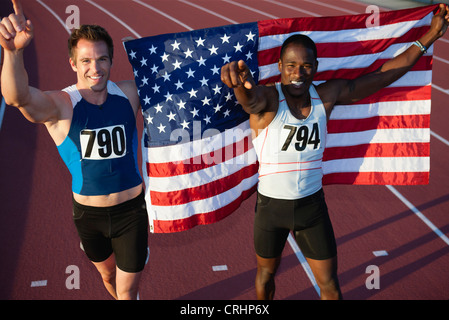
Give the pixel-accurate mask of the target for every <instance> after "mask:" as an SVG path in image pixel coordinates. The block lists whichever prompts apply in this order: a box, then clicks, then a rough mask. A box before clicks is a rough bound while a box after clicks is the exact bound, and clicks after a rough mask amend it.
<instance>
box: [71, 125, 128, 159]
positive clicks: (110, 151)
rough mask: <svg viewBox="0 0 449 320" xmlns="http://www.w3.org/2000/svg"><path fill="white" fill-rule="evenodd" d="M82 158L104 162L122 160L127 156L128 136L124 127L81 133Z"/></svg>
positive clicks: (111, 127) (85, 130) (89, 130)
mask: <svg viewBox="0 0 449 320" xmlns="http://www.w3.org/2000/svg"><path fill="white" fill-rule="evenodd" d="M80 144H81V156H82V158H83V159H89V160H104V159H115V158H121V157H123V156H124V155H125V154H126V135H125V127H124V126H123V125H117V126H110V127H105V128H98V129H84V130H81V132H80Z"/></svg>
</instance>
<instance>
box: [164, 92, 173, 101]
mask: <svg viewBox="0 0 449 320" xmlns="http://www.w3.org/2000/svg"><path fill="white" fill-rule="evenodd" d="M164 97H165V101H166V102H167V101H173V95H172V94H171V93H170V92H168V91H167V93H166V94H165V95H164Z"/></svg>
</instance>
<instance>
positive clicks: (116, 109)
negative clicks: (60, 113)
mask: <svg viewBox="0 0 449 320" xmlns="http://www.w3.org/2000/svg"><path fill="white" fill-rule="evenodd" d="M107 90H108V96H107V98H106V101H105V103H103V104H102V105H101V106H98V105H94V104H91V103H89V102H87V101H86V100H84V99H83V97H82V96H81V94H80V92H79V91H78V89H77V88H76V85H72V86H70V87H67V88H65V89H63V91H65V92H67V93H68V94H69V95H70V99H71V101H72V105H73V117H72V123H71V126H70V130H69V134H68V135H67V137H66V138H65V140H64V141H63V142H62V143H61V144H60V145H59V146H58V151H59V154H60V155H61V158H62V159H63V160H64V162H65V164H66V166H67V167H68V169H69V171H70V173H71V175H72V191H73V192H74V193H77V194H80V195H85V196H96V195H108V194H111V193H115V192H120V191H124V190H127V189H130V188H132V187H135V186H137V185H139V184H140V183H142V178H141V176H140V172H139V170H138V164H137V147H138V137H137V128H136V118H135V116H134V112H133V109H132V106H131V104H130V102H129V100H128V98H127V97H126V95H125V94H124V93H123V91H122V90H120V88H119V87H118V86H117V85H116V84H115V83H113V82H111V81H109V82H108V84H107Z"/></svg>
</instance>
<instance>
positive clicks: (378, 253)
mask: <svg viewBox="0 0 449 320" xmlns="http://www.w3.org/2000/svg"><path fill="white" fill-rule="evenodd" d="M373 254H374V256H375V257H386V256H388V252H387V251H386V250H378V251H373Z"/></svg>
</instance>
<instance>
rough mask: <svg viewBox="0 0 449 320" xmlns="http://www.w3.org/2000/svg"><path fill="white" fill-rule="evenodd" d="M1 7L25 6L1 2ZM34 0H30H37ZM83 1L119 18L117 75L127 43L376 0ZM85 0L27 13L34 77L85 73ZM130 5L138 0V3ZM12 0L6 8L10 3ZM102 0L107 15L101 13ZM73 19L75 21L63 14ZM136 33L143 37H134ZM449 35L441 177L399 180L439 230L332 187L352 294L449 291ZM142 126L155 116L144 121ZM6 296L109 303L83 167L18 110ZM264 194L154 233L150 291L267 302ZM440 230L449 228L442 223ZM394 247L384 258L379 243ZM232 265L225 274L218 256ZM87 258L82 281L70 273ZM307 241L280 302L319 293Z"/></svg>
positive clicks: (9, 112)
mask: <svg viewBox="0 0 449 320" xmlns="http://www.w3.org/2000/svg"><path fill="white" fill-rule="evenodd" d="M1 1H2V5H1V8H0V15H1V16H5V14H9V13H10V12H11V10H12V6H11V5H10V4H9V5H8V4H6V3H8V1H6V0H1ZM24 2H25V1H24ZM138 2H139V1H130V0H127V1H125V0H121V1H105V0H94V1H77V2H76V5H77V6H78V7H79V9H80V13H81V15H80V19H81V23H95V24H100V25H103V26H106V27H107V29H108V30H109V32H110V33H111V35H112V36H113V38H114V41H115V43H116V54H115V56H116V57H115V60H114V66H113V73H112V80H121V79H131V78H132V73H131V70H130V69H131V68H130V66H129V63H128V62H127V58H126V56H125V52H124V50H121V44H120V43H121V41H120V40H121V39H122V38H123V37H125V36H129V35H134V36H150V35H156V34H160V33H167V32H178V31H186V30H188V29H189V28H191V29H198V28H206V27H213V26H218V25H224V24H231V23H243V22H250V21H257V20H262V19H268V18H276V17H295V16H311V15H314V16H320V15H322V16H330V15H342V14H355V13H364V12H365V9H366V4H363V3H358V2H354V1H350V0H348V1H347V0H344V1H343V0H339V1H335V0H334V1H331V0H325V1H320V2H319V3H318V2H316V1H313V2H312V1H306V0H301V1H293V0H282V1H254V0H245V1H238V3H239V4H242V5H245V6H246V7H245V8H244V7H242V6H238V5H237V4H236V2H233V1H218V0H214V1H205V0H188V1H174V0H172V1H150V0H142V2H144V3H146V4H150V5H151V6H152V8H153V9H150V8H149V7H147V6H143V5H142V4H140V3H138ZM73 3H74V1H73V0H41V1H35V0H30V1H26V3H24V5H23V6H24V11H25V14H26V15H27V17H28V18H29V19H31V20H32V21H33V23H34V26H35V34H36V36H35V39H34V41H33V42H32V44H31V45H30V47H29V48H27V50H26V54H25V55H26V67H27V70H28V72H29V75H30V84H31V85H33V86H36V87H38V88H40V89H43V90H51V89H61V88H64V87H65V86H67V85H70V84H72V83H74V82H75V76H74V74H73V71H72V70H71V69H70V67H69V64H68V63H67V60H68V58H67V49H66V40H67V37H68V32H67V31H66V29H65V28H64V26H63V23H64V22H65V20H66V19H67V17H68V16H69V14H68V13H66V8H67V7H68V6H69V5H72V4H73ZM125 3H126V4H125ZM5 4H6V5H5ZM95 4H97V5H100V6H101V7H102V8H104V9H105V11H103V10H101V9H100V8H99V7H98V6H96V5H95ZM55 15H56V16H57V17H59V19H60V20H61V21H58V20H57V18H56V17H55ZM133 31H134V32H136V34H134V33H133ZM448 39H449V34H447V35H446V36H445V39H441V40H439V41H438V42H437V43H436V45H435V50H434V55H435V57H434V69H433V70H434V72H433V90H432V116H431V130H432V132H433V133H435V134H437V135H438V136H439V137H441V138H442V139H440V138H436V137H435V135H432V138H431V176H430V183H429V185H424V186H401V187H395V190H397V191H398V192H399V193H400V194H401V195H402V196H403V197H405V198H406V199H408V201H410V203H411V205H413V206H414V207H415V208H416V209H417V210H419V213H421V214H422V215H424V216H425V217H426V218H427V219H428V221H430V222H431V223H432V225H433V226H434V227H435V228H436V232H435V231H434V230H432V229H431V228H430V227H429V226H428V225H426V224H425V223H424V222H423V221H422V219H420V218H419V217H418V215H417V214H415V213H414V212H413V211H412V210H410V209H409V207H407V206H406V205H405V204H404V203H403V202H402V201H401V200H400V199H399V198H398V197H397V196H396V195H394V194H393V193H392V192H391V190H389V189H388V188H387V187H385V186H341V185H339V186H327V187H325V192H326V197H327V202H328V206H329V210H330V215H331V218H332V221H333V224H334V229H335V234H336V238H337V243H338V247H339V276H340V283H341V286H342V291H343V295H344V298H345V299H350V300H367V299H401V300H402V299H413V300H426V299H442V300H446V299H449V290H448V289H447V284H448V283H449V272H448V271H449V267H448V266H449V242H447V237H448V236H449V217H448V203H449V184H448V183H447V181H446V177H447V174H448V170H447V166H446V161H445V159H448V158H449V144H448V143H447V140H449V129H448V126H447V117H448V115H449V109H448V108H447V105H446V104H445V103H444V101H447V99H448V94H449V90H448V89H449V88H448V87H447V86H448V84H447V81H445V79H446V77H447V74H448V73H449V41H448ZM139 126H140V127H141V126H142V122H141V120H140V121H139ZM0 154H1V156H0V177H1V183H0V200H1V202H0V203H1V206H0V257H1V258H0V299H10V300H28V299H45V300H47V299H48V300H50V299H63V300H78V299H109V295H108V294H107V292H106V290H105V289H104V288H103V286H102V284H101V280H100V277H99V275H98V273H97V271H96V270H95V269H94V267H93V265H92V264H91V263H90V262H89V261H88V260H87V258H86V257H85V256H84V253H83V252H82V251H81V249H80V246H79V240H78V237H77V234H76V231H75V228H74V225H73V222H72V220H71V194H70V176H69V173H68V170H67V169H66V168H65V166H64V165H63V163H62V161H61V160H60V158H59V155H58V153H57V150H56V148H55V145H54V143H53V142H52V141H51V139H50V137H49V135H48V133H47V132H46V129H45V128H44V126H41V125H34V124H31V123H29V122H27V121H26V120H25V119H24V118H23V117H22V116H21V114H20V113H19V112H18V111H17V110H16V109H13V108H11V107H7V108H6V111H5V114H4V119H3V124H2V127H1V131H0ZM254 204H255V198H254V195H253V196H252V197H251V198H250V199H248V200H247V201H245V202H244V203H243V205H242V206H241V207H240V209H239V210H238V211H236V212H235V213H233V214H232V215H231V216H229V217H228V218H226V219H224V220H223V221H221V222H219V223H216V224H213V225H208V226H201V227H196V228H194V229H192V230H190V231H187V232H182V233H176V234H151V235H150V238H149V246H150V249H151V255H150V259H149V262H148V266H147V268H146V269H145V272H144V275H143V278H142V282H141V289H140V298H141V299H144V300H155V299H156V300H157V299H164V300H165V299H166V300H173V299H204V300H206V299H224V300H241V299H249V300H253V299H255V290H254V285H253V283H254V277H255V273H256V261H255V256H254V251H253V246H252V219H253V210H254ZM438 232H440V235H438V234H437V233H438ZM381 250H385V251H386V252H387V253H388V255H387V256H380V257H376V256H375V255H374V254H373V252H375V251H381ZM223 265H226V266H227V270H224V271H213V266H223ZM370 265H375V266H378V267H379V273H380V288H379V289H372V290H368V289H367V287H366V285H365V281H366V279H367V278H368V276H369V274H368V273H366V268H367V267H368V266H370ZM69 266H76V267H78V268H79V272H80V288H79V289H72V290H69V289H68V288H67V287H66V280H67V278H68V277H69V276H70V273H71V271H70V270H68V269H67V268H68V267H69ZM317 298H318V294H317V292H316V290H315V289H314V287H313V285H312V283H311V281H310V279H309V278H308V277H307V275H306V273H305V271H304V269H303V267H302V266H301V264H300V262H299V260H298V258H297V256H296V255H295V253H294V251H293V249H292V248H291V247H290V246H289V245H287V246H286V249H285V251H284V258H283V261H282V264H281V266H280V270H279V273H278V276H277V291H276V299H279V300H291V299H317Z"/></svg>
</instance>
